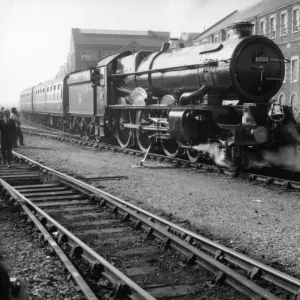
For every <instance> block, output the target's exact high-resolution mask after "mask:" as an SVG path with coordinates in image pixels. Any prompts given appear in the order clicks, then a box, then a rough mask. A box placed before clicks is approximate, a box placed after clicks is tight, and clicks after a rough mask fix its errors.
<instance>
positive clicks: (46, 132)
mask: <svg viewBox="0 0 300 300" xmlns="http://www.w3.org/2000/svg"><path fill="white" fill-rule="evenodd" d="M32 124H34V123H32ZM37 126H40V127H41V128H42V129H36V128H32V127H31V128H29V129H26V128H24V131H25V132H27V133H28V134H32V135H40V136H43V137H47V138H52V139H56V140H60V141H63V142H68V143H72V144H79V145H82V146H86V147H91V148H98V149H105V150H107V151H113V152H120V153H125V154H129V155H136V156H140V157H144V155H145V154H144V153H143V152H142V151H140V150H135V149H127V148H126V149H123V148H121V147H120V146H118V145H112V144H108V143H105V142H98V141H91V140H87V139H85V138H82V137H80V136H76V135H72V134H70V133H63V132H61V131H59V130H54V129H53V128H48V127H45V126H42V125H37ZM148 159H150V160H151V161H154V160H156V161H160V162H164V163H169V164H173V165H176V166H182V167H185V168H194V169H197V170H198V171H199V172H214V173H217V174H220V175H225V176H229V177H231V178H240V179H243V180H248V181H249V182H259V183H261V184H264V185H274V186H278V187H282V188H284V189H295V190H300V180H299V179H298V178H299V177H300V176H299V175H300V174H299V173H298V172H291V171H288V170H280V172H279V174H276V175H278V176H274V170H273V169H270V168H265V169H263V170H262V171H260V172H256V173H253V172H243V171H232V170H229V169H226V168H222V167H219V166H215V165H212V164H210V163H193V162H191V161H189V160H186V159H182V158H168V157H166V156H164V155H160V154H157V153H149V155H148Z"/></svg>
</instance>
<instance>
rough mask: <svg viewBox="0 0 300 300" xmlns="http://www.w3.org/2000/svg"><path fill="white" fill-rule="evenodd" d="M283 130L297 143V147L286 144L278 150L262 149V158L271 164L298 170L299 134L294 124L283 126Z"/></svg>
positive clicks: (299, 164) (299, 167)
mask: <svg viewBox="0 0 300 300" xmlns="http://www.w3.org/2000/svg"><path fill="white" fill-rule="evenodd" d="M284 129H285V131H286V132H287V133H288V134H289V135H290V136H291V137H292V138H293V139H294V140H295V142H296V143H298V147H294V146H286V147H282V148H280V149H279V150H278V151H276V152H273V151H263V153H262V155H263V157H264V159H265V160H266V161H268V162H270V163H271V164H273V165H276V166H280V167H285V168H287V169H291V170H294V171H300V135H299V132H298V130H299V129H298V130H297V128H296V127H295V125H294V124H287V125H285V126H284Z"/></svg>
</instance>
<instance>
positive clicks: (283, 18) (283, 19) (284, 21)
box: [280, 10, 288, 36]
mask: <svg viewBox="0 0 300 300" xmlns="http://www.w3.org/2000/svg"><path fill="white" fill-rule="evenodd" d="M287 28H288V14H287V10H284V11H282V12H281V14H280V35H281V36H283V35H286V34H287Z"/></svg>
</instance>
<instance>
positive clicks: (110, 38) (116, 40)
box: [72, 28, 170, 47]
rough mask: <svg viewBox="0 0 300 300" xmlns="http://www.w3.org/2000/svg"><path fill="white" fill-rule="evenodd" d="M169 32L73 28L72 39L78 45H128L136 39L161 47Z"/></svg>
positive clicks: (146, 44) (147, 44)
mask: <svg viewBox="0 0 300 300" xmlns="http://www.w3.org/2000/svg"><path fill="white" fill-rule="evenodd" d="M169 36H170V33H169V32H163V31H161V32H158V31H150V30H149V31H129V30H94V29H79V28H72V40H73V42H74V44H76V45H78V44H80V45H114V46H120V47H122V46H123V45H126V44H128V43H130V42H132V40H136V41H137V42H138V43H139V44H141V45H143V46H150V47H151V46H153V47H160V46H161V43H162V41H164V40H166V39H168V38H169Z"/></svg>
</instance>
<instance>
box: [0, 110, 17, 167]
mask: <svg viewBox="0 0 300 300" xmlns="http://www.w3.org/2000/svg"><path fill="white" fill-rule="evenodd" d="M9 116H10V110H9V109H7V110H5V111H4V118H3V119H1V120H0V130H1V152H2V157H3V164H6V163H7V166H8V168H10V165H11V161H12V145H13V143H14V137H15V136H16V124H15V121H13V120H11V119H10V118H9Z"/></svg>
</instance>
